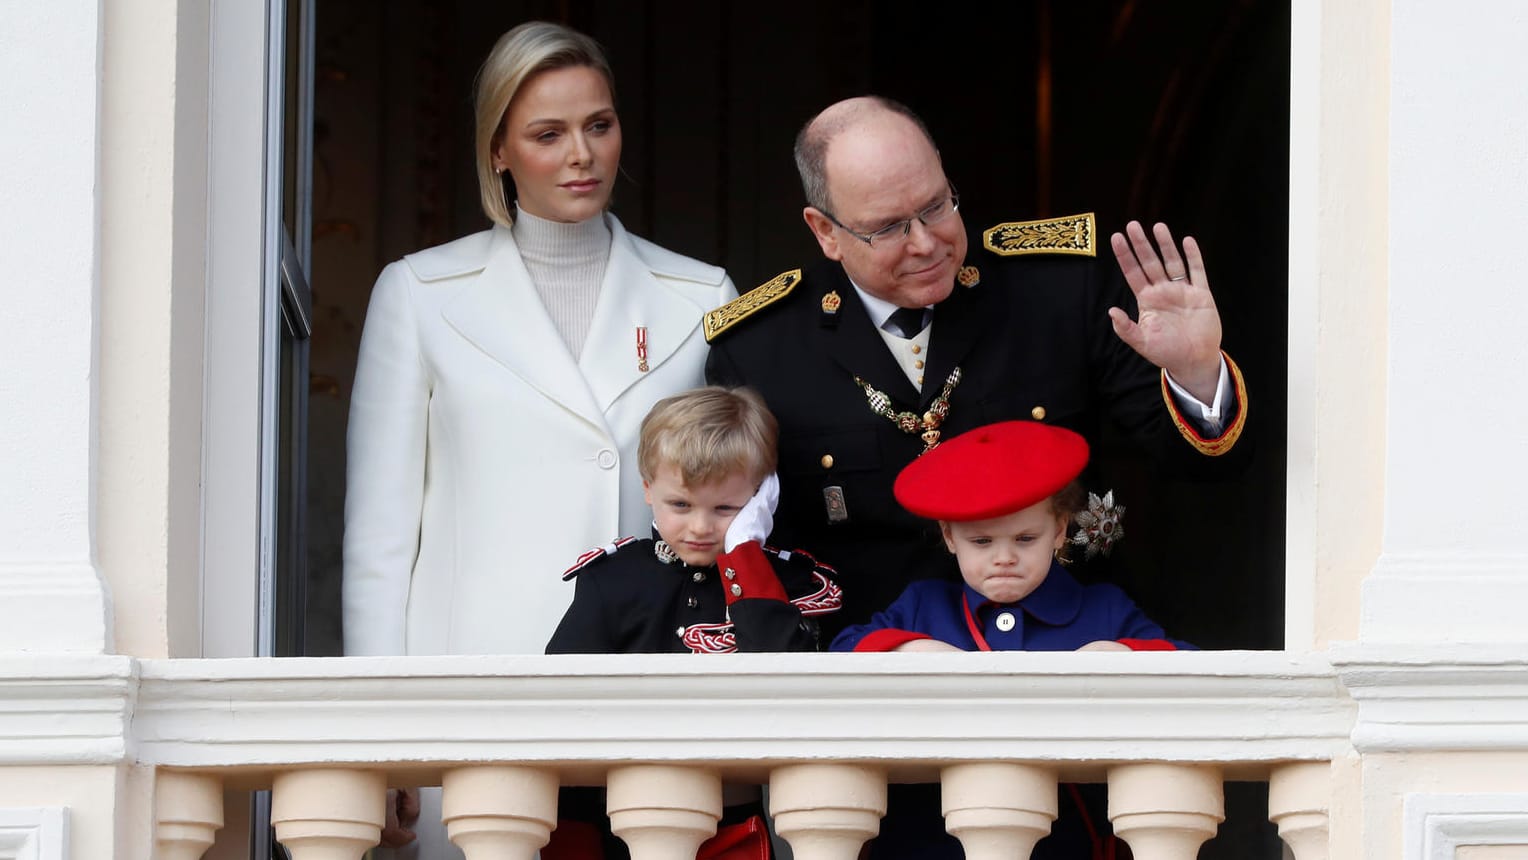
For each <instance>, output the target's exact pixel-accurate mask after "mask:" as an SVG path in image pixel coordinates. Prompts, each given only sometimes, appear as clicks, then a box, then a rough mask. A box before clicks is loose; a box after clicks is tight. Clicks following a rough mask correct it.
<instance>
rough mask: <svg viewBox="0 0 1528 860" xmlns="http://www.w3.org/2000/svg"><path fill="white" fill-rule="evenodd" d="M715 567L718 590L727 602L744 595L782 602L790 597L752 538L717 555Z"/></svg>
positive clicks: (735, 600) (728, 603)
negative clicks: (719, 573)
mask: <svg viewBox="0 0 1528 860" xmlns="http://www.w3.org/2000/svg"><path fill="white" fill-rule="evenodd" d="M716 569H717V570H719V571H721V575H722V593H723V594H724V595H726V598H727V605H728V606H731V605H732V604H734V603H736V602H738V601H739V600H743V599H744V598H756V597H762V598H764V599H765V600H779V601H782V602H783V601H786V600H789V599H790V598H789V597H788V596H787V595H786V593H785V586H783V585H781V584H780V577H778V576H776V575H775V569H774V567H772V566H771V565H770V563H769V559H768V558H766V557H765V555H764V550H763V549H761V548H760V547H759V542H758V541H756V540H751V541H746V542H744V543H740V544H738V545H737V546H736V547H735V548H733V550H732V552H724V553H722V554H721V555H718V556H717V557H716Z"/></svg>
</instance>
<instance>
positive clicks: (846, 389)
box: [706, 215, 1247, 633]
mask: <svg viewBox="0 0 1528 860" xmlns="http://www.w3.org/2000/svg"><path fill="white" fill-rule="evenodd" d="M1057 225H1060V228H1061V229H1059V230H1058V229H1056V227H1057ZM1013 226H1018V227H1021V228H1023V229H1020V230H1018V231H1014V230H1008V231H1007V232H1006V233H1005V231H1004V228H1005V227H1013ZM1092 233H1093V219H1092V216H1091V215H1088V216H1076V217H1074V218H1070V219H1055V220H1053V221H1049V222H1031V223H1029V224H1025V225H999V226H998V227H995V228H993V229H992V230H989V231H987V233H986V234H985V235H978V236H975V237H973V240H972V242H971V245H970V247H971V249H972V250H971V252H970V254H969V256H968V258H967V260H966V263H967V266H966V267H965V268H964V269H963V270H962V271H961V276H960V277H959V278H958V283H957V284H956V285H955V288H954V292H952V293H951V295H950V297H949V298H948V299H946V300H945V301H944V302H942V303H940V304H939V305H938V306H936V307H935V309H934V314H933V318H932V320H933V321H932V325H933V330H932V332H931V333H930V342H929V348H928V350H927V354H926V366H925V368H924V370H923V374H924V382H923V386H922V392H921V394H920V393H919V392H918V391H917V390H916V389H914V388H913V386H912V385H911V384H910V383H909V382H908V380H907V377H906V375H904V373H903V372H902V369H901V367H900V366H898V364H897V362H896V359H895V358H894V357H893V356H892V355H891V352H890V350H888V349H887V347H886V344H885V342H884V341H883V340H882V339H881V336H880V334H879V333H878V332H877V331H876V330H875V328H874V326H873V325H872V324H871V322H870V318H869V316H868V315H867V313H866V311H865V308H864V305H863V304H862V303H861V302H860V299H859V296H858V294H857V293H856V292H855V290H854V287H853V286H852V285H851V284H850V282H849V279H848V277H847V275H846V274H845V273H844V270H843V267H842V266H841V265H840V264H838V263H837V262H834V261H831V260H824V261H822V262H821V263H819V264H818V265H816V266H814V267H813V268H811V269H809V270H808V271H806V272H805V273H804V274H803V273H801V272H800V271H799V270H798V271H795V272H788V273H786V274H784V275H782V276H780V277H779V278H776V279H775V280H773V281H771V282H769V283H767V284H765V285H763V286H761V287H760V288H758V289H756V290H753V291H750V292H749V293H746V294H744V295H743V296H741V297H739V298H738V299H737V300H736V301H734V302H733V303H731V304H729V305H727V306H724V307H722V308H719V309H717V310H716V311H712V313H711V315H709V316H708V318H707V320H706V326H707V334H708V336H709V337H710V338H711V354H710V358H709V359H708V362H707V365H706V377H707V379H708V381H710V382H712V383H716V384H723V385H747V386H750V387H752V388H754V389H755V390H757V391H758V392H759V393H760V394H762V395H763V397H764V400H765V402H766V403H768V404H769V407H770V409H771V410H772V411H773V412H774V414H775V416H776V417H777V418H778V419H779V421H780V466H779V472H780V505H779V511H778V513H777V514H776V520H775V523H776V525H775V531H774V533H773V535H772V539H773V540H774V541H775V542H777V543H781V544H783V545H788V546H807V547H811V548H812V551H813V552H814V553H816V554H817V555H818V556H819V557H820V558H822V559H823V560H824V561H826V562H827V563H829V564H832V565H834V566H835V567H836V568H838V570H839V573H840V581H841V583H842V584H843V587H844V592H845V595H846V598H845V604H844V611H843V612H841V613H839V614H838V615H837V616H836V617H835V618H834V619H832V622H831V623H830V624H829V625H825V629H827V628H832V629H829V630H828V632H830V633H831V632H835V631H836V629H837V628H839V627H841V626H843V625H846V624H855V623H862V622H864V621H865V620H867V619H868V618H869V616H870V614H871V612H873V611H875V610H877V609H881V608H884V607H886V606H887V605H889V604H890V603H891V602H892V601H893V600H894V599H895V598H896V597H897V595H898V594H900V593H901V592H902V589H903V588H904V587H905V586H906V585H907V583H908V582H909V581H911V580H913V579H918V578H923V577H927V576H930V575H934V574H937V573H939V572H946V573H950V572H952V571H953V564H952V562H951V560H950V556H949V553H948V552H947V551H946V550H945V547H944V544H943V541H942V540H941V539H940V537H939V533H938V529H937V527H936V525H935V524H934V523H932V522H930V521H928V520H923V519H920V518H918V517H915V516H913V515H912V514H910V513H908V512H907V511H905V510H903V509H902V507H901V506H900V505H898V504H897V502H896V499H895V498H894V497H893V495H892V483H893V481H894V480H895V479H896V476H897V473H898V472H899V471H900V470H901V469H902V467H903V466H905V465H907V464H908V463H909V462H911V461H912V460H913V458H915V457H917V456H918V455H919V454H920V453H922V451H923V449H924V443H923V440H922V439H921V438H920V437H919V435H918V434H916V433H907V432H904V431H903V430H902V429H900V428H899V427H897V426H895V425H894V424H893V422H892V421H890V420H889V419H887V418H886V417H883V416H882V415H879V414H876V413H875V412H873V411H872V410H871V408H870V406H869V405H868V404H867V400H866V393H865V391H864V389H862V388H861V387H860V385H859V384H857V383H856V382H855V377H856V376H858V377H860V378H861V379H863V380H864V381H865V382H867V383H869V384H870V385H871V386H873V387H874V388H876V389H878V390H880V391H882V392H885V393H886V394H888V395H889V396H890V398H891V401H892V409H893V410H895V411H897V412H902V411H911V412H914V413H915V414H918V415H922V414H923V413H924V412H925V411H926V410H928V409H929V407H930V406H931V405H932V404H933V401H934V400H935V398H936V397H938V396H939V394H940V392H941V390H942V389H943V388H944V386H945V382H946V380H947V379H948V377H949V375H950V373H951V372H952V371H953V370H954V369H955V368H956V367H957V366H958V367H959V368H960V370H961V378H960V382H959V384H958V385H957V386H956V387H955V388H954V390H953V392H952V393H951V395H950V397H949V412H948V415H947V417H946V418H945V419H944V421H943V424H942V426H941V427H940V428H939V429H940V432H941V433H942V435H943V436H944V437H946V438H948V437H949V436H952V435H954V434H957V433H962V432H964V431H966V430H970V429H972V428H974V427H978V426H981V425H983V424H989V423H992V422H995V421H1005V420H1012V419H1034V420H1043V421H1046V422H1049V423H1055V424H1059V425H1061V426H1064V427H1067V428H1070V429H1072V430H1075V431H1077V432H1079V433H1081V434H1082V435H1083V436H1084V437H1085V438H1087V439H1088V440H1089V441H1090V442H1094V443H1096V441H1097V439H1098V437H1099V430H1100V427H1101V424H1102V422H1103V420H1104V419H1105V418H1106V417H1107V418H1108V419H1110V420H1112V421H1114V422H1115V423H1116V424H1118V425H1119V427H1120V428H1121V429H1122V430H1124V431H1125V432H1126V433H1127V434H1128V435H1129V436H1130V437H1132V438H1133V439H1134V440H1135V441H1136V442H1137V443H1138V444H1140V445H1141V446H1142V447H1144V448H1145V449H1147V451H1148V452H1149V453H1150V454H1151V455H1152V456H1153V457H1154V458H1156V459H1158V460H1160V461H1164V462H1166V463H1168V464H1170V465H1172V466H1173V467H1174V468H1180V469H1185V470H1187V471H1190V472H1195V473H1202V472H1203V470H1204V468H1205V466H1206V465H1207V464H1210V465H1212V466H1213V468H1214V470H1215V472H1217V473H1218V472H1219V470H1220V469H1223V468H1228V469H1236V468H1239V467H1240V465H1241V464H1242V463H1244V461H1245V459H1246V453H1247V443H1246V441H1245V439H1246V436H1245V428H1246V417H1247V402H1246V399H1245V398H1246V393H1245V386H1244V385H1243V383H1242V379H1241V374H1240V371H1238V370H1237V369H1236V367H1235V365H1234V363H1231V364H1229V367H1230V368H1231V372H1232V382H1233V386H1232V387H1233V390H1234V393H1235V398H1236V401H1237V402H1236V403H1235V404H1234V405H1232V406H1231V407H1230V409H1229V410H1227V411H1226V412H1225V413H1223V414H1225V419H1224V425H1223V426H1224V430H1223V432H1222V434H1221V436H1219V437H1218V438H1213V439H1204V438H1201V437H1200V436H1199V433H1198V432H1197V429H1196V427H1195V425H1193V424H1190V423H1187V422H1185V421H1184V419H1183V418H1182V416H1181V415H1179V414H1178V413H1177V410H1176V407H1175V406H1174V405H1173V404H1172V401H1171V398H1170V397H1167V396H1166V391H1165V383H1164V380H1163V374H1162V372H1161V371H1160V370H1158V369H1157V368H1156V367H1153V366H1152V365H1151V364H1150V363H1148V362H1147V361H1146V360H1145V359H1143V358H1141V357H1140V355H1139V354H1137V353H1136V352H1135V351H1134V350H1133V349H1131V348H1130V347H1129V346H1128V345H1126V344H1125V343H1124V342H1123V341H1122V340H1120V339H1119V337H1118V336H1117V335H1116V334H1115V333H1114V330H1113V327H1112V326H1111V324H1110V322H1109V316H1108V308H1109V307H1110V306H1118V307H1121V308H1124V309H1125V310H1126V311H1127V312H1129V313H1131V314H1132V316H1133V315H1134V314H1135V312H1136V306H1135V301H1134V296H1133V295H1132V294H1131V293H1130V291H1129V289H1128V288H1127V287H1126V285H1125V283H1124V279H1123V277H1122V276H1121V275H1120V273H1119V269H1118V267H1117V266H1116V265H1115V263H1114V260H1113V259H1112V258H1111V259H1109V260H1107V261H1105V260H1099V259H1097V258H1096V257H1095V256H1094V251H1093V242H1092ZM1010 234H1016V235H1018V237H1019V238H1018V240H1012V239H1005V238H1004V237H1005V236H1006V235H1010ZM1036 236H1038V237H1040V238H1039V239H1038V240H1037V241H1031V240H1033V239H1034V237H1036ZM1057 236H1064V239H1065V241H1057V240H1056V237H1057ZM984 239H985V240H987V241H989V242H990V246H989V247H984ZM994 249H997V250H994ZM968 284H969V285H968ZM1238 440H1241V441H1240V444H1238ZM830 500H832V501H834V503H835V505H837V504H838V502H841V505H839V506H838V509H837V510H836V511H834V512H832V513H830V511H829V507H830V506H829V501H830Z"/></svg>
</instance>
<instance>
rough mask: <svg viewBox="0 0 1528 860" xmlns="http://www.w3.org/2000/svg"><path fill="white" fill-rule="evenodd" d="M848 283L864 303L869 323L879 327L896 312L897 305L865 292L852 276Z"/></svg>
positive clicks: (928, 306) (926, 306) (925, 307)
mask: <svg viewBox="0 0 1528 860" xmlns="http://www.w3.org/2000/svg"><path fill="white" fill-rule="evenodd" d="M849 285H850V286H852V287H854V291H855V292H856V293H859V297H860V301H861V302H863V303H864V305H865V313H866V314H867V315H869V317H870V322H871V324H872V325H874V326H875V327H876V328H880V327H881V326H883V325H885V324H886V321H887V320H889V319H891V315H892V314H893V313H896V311H897V305H895V304H892V303H891V302H888V301H886V300H885V299H883V298H880V297H879V296H872V295H870V294H869V293H867V292H865V288H864V287H861V286H860V285H859V284H856V283H854V279H853V278H850V279H849ZM930 307H932V305H924V309H925V310H926V309H928V308H930ZM924 319H925V320H926V319H928V317H924Z"/></svg>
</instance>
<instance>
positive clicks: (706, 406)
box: [637, 385, 780, 486]
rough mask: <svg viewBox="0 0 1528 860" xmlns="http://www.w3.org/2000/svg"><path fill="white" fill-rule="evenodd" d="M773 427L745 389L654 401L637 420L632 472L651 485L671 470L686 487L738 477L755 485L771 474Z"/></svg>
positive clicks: (714, 389)
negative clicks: (634, 469)
mask: <svg viewBox="0 0 1528 860" xmlns="http://www.w3.org/2000/svg"><path fill="white" fill-rule="evenodd" d="M779 435H780V425H779V422H777V421H776V420H775V416H774V415H773V414H772V413H771V412H770V411H769V408H768V407H767V406H765V405H764V398H762V397H760V396H759V394H758V392H756V391H753V390H752V389H748V388H723V387H721V386H719V385H708V386H706V387H704V388H695V389H692V390H690V391H686V392H684V393H682V394H676V395H674V396H673V397H665V398H664V399H662V400H660V401H658V402H657V403H656V404H655V405H654V406H653V408H652V410H651V411H650V412H648V413H647V417H646V418H643V419H642V435H641V439H640V441H639V442H638V444H637V469H638V470H639V471H640V472H641V473H642V480H644V481H651V480H652V479H653V476H654V475H656V474H657V473H658V470H659V469H661V468H662V467H664V466H667V465H672V466H674V467H676V468H677V469H678V470H679V475H680V477H681V478H683V479H684V482H685V484H687V485H689V486H698V485H701V484H707V483H711V482H713V481H718V480H724V479H726V478H727V477H728V476H730V475H735V474H737V473H739V472H742V473H745V474H747V475H748V476H749V478H750V480H753V481H761V480H763V479H764V476H765V475H768V474H769V473H770V472H773V471H774V470H775V465H776V462H777V458H776V453H775V443H776V440H777V438H778V437H779Z"/></svg>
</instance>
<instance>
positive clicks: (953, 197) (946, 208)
mask: <svg viewBox="0 0 1528 860" xmlns="http://www.w3.org/2000/svg"><path fill="white" fill-rule="evenodd" d="M959 208H960V193H959V192H957V191H956V190H955V186H953V185H951V186H950V196H948V197H941V198H940V199H938V200H936V201H934V202H933V203H930V204H929V205H927V206H925V207H923V208H922V209H919V210H918V211H917V212H914V213H913V217H912V218H904V219H902V220H901V221H895V222H892V223H890V224H887V225H886V226H885V227H882V228H881V229H879V230H872V231H871V232H869V233H861V232H859V231H857V230H851V229H849V228H848V227H846V226H845V225H844V222H842V221H840V220H838V219H837V218H835V217H833V213H831V212H828V211H827V210H820V211H822V214H823V215H826V216H827V218H828V220H829V221H832V222H833V223H834V224H836V225H837V226H838V228H839V229H840V230H843V231H844V232H845V233H848V234H849V235H850V236H853V237H854V238H856V239H858V240H860V241H861V242H864V243H865V244H866V245H869V246H870V247H872V248H892V247H895V246H897V245H899V244H901V243H902V242H904V241H906V240H907V237H908V235H909V234H910V233H912V231H913V220H914V219H916V220H918V221H921V222H923V226H925V227H932V226H934V225H935V224H938V223H939V222H940V221H943V220H944V219H946V218H948V217H950V216H951V215H953V214H955V210H957V209H959Z"/></svg>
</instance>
